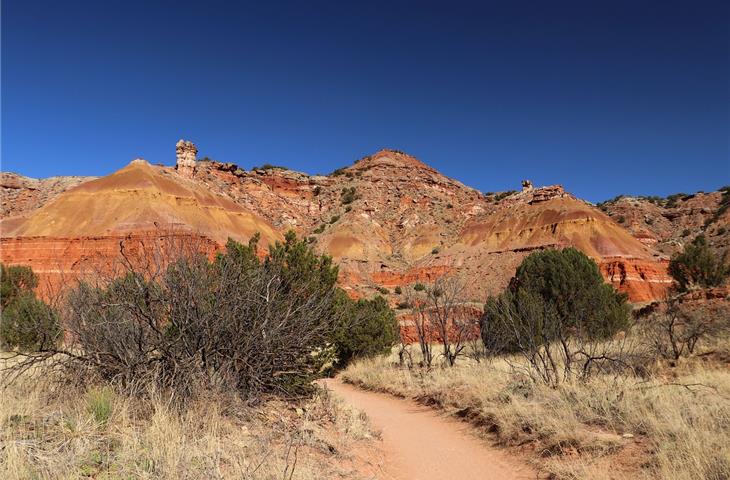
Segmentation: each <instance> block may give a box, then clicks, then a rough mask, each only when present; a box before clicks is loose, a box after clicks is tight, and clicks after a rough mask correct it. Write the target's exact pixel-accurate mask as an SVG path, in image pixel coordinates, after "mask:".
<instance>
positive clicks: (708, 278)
mask: <svg viewBox="0 0 730 480" xmlns="http://www.w3.org/2000/svg"><path fill="white" fill-rule="evenodd" d="M669 274H670V275H671V276H672V278H674V281H675V282H676V286H677V289H678V290H679V291H681V292H686V291H688V290H691V289H694V288H708V287H715V286H718V285H720V284H722V282H723V281H724V280H725V278H727V277H728V275H730V265H728V263H727V252H725V254H723V255H722V257H717V256H716V255H715V254H714V253H713V252H712V250H710V247H709V245H708V244H707V240H706V239H705V236H704V235H698V236H697V238H695V239H694V240H693V241H692V243H690V244H688V245H685V247H684V250H683V251H682V252H681V253H677V254H675V255H673V256H672V258H671V260H670V261H669Z"/></svg>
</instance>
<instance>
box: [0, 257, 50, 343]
mask: <svg viewBox="0 0 730 480" xmlns="http://www.w3.org/2000/svg"><path fill="white" fill-rule="evenodd" d="M37 286H38V276H37V275H36V274H35V273H34V272H33V270H32V269H31V268H30V267H26V266H5V265H3V264H0V344H1V345H2V346H3V347H5V348H17V349H19V350H23V351H37V350H43V349H46V348H51V347H52V346H53V345H55V344H56V343H57V342H58V340H59V338H60V336H61V329H60V328H59V326H58V318H57V315H56V312H55V311H54V310H53V309H52V308H51V307H49V306H48V305H47V304H46V303H44V302H43V301H42V300H39V299H37V298H36V296H35V292H34V291H33V290H34V289H35V288H36V287H37Z"/></svg>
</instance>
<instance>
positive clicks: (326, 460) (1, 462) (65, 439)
mask: <svg viewBox="0 0 730 480" xmlns="http://www.w3.org/2000/svg"><path fill="white" fill-rule="evenodd" d="M39 373H40V372H35V373H33V374H28V375H25V376H23V377H22V378H21V379H20V380H18V381H17V382H16V383H14V384H12V385H11V386H9V387H6V388H5V389H4V390H2V401H0V478H2V479H6V480H21V479H23V480H25V479H82V478H96V479H107V480H111V479H170V480H172V479H225V478H236V479H239V478H242V479H282V478H286V479H289V478H290V474H291V472H292V469H294V474H293V476H291V478H293V479H303V480H308V479H320V478H341V477H343V476H344V477H346V478H356V474H355V472H353V471H351V470H348V468H352V467H348V466H347V465H346V464H347V463H348V462H347V461H346V460H347V459H348V451H349V449H350V447H351V446H352V445H354V443H355V442H357V441H359V440H362V439H367V438H370V431H369V428H368V423H367V418H365V416H364V415H362V414H360V413H359V412H357V411H354V410H353V409H351V408H349V407H347V406H344V405H342V404H340V403H339V402H338V401H337V400H336V399H333V398H330V397H329V396H328V395H327V394H326V393H320V394H319V395H317V396H316V397H315V398H314V399H313V400H311V401H307V402H303V403H299V404H288V403H284V402H281V401H270V402H267V403H266V404H264V405H262V406H259V407H256V408H251V407H247V406H246V405H244V404H243V403H242V402H241V401H240V400H237V399H235V398H233V397H230V396H220V395H219V396H215V397H211V398H207V399H200V400H197V401H196V402H193V403H192V404H190V405H189V407H188V408H187V409H186V410H185V411H183V412H180V411H179V410H176V409H175V408H173V407H172V406H171V404H170V401H169V398H166V397H165V396H163V395H157V396H156V397H155V398H151V399H148V400H139V399H134V398H131V397H128V396H125V395H120V394H118V393H115V392H114V390H112V389H111V388H108V387H107V388H103V387H102V388H99V387H91V388H89V389H77V388H72V387H62V386H59V385H57V384H54V383H52V382H49V381H48V379H44V378H42V377H41V376H40V375H39ZM343 465H345V466H343Z"/></svg>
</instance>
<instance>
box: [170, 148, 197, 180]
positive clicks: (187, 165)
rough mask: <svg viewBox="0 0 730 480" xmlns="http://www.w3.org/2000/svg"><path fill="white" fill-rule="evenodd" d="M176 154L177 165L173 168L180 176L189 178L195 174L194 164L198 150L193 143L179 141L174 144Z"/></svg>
mask: <svg viewBox="0 0 730 480" xmlns="http://www.w3.org/2000/svg"><path fill="white" fill-rule="evenodd" d="M175 150H176V152H177V164H176V165H175V168H176V169H177V171H178V172H180V175H182V176H184V177H188V178H191V177H192V176H193V174H194V173H195V163H196V158H197V156H198V148H197V147H196V146H195V144H194V143H193V142H189V141H186V140H183V139H180V141H178V142H177V143H176V144H175Z"/></svg>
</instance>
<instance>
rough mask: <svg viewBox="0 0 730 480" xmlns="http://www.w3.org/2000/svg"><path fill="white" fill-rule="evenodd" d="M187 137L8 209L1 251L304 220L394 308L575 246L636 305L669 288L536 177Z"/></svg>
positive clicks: (351, 286) (501, 280)
mask: <svg viewBox="0 0 730 480" xmlns="http://www.w3.org/2000/svg"><path fill="white" fill-rule="evenodd" d="M177 147H178V162H177V165H176V170H177V172H176V171H175V170H173V169H170V168H166V167H155V166H151V165H149V164H148V163H147V162H144V161H141V160H140V161H135V162H133V163H132V164H130V166H128V167H126V168H124V169H122V170H120V171H119V172H116V173H115V174H113V175H110V176H108V177H104V178H102V179H99V180H96V181H93V182H86V183H83V184H81V185H80V186H78V187H77V188H74V189H71V190H68V191H67V192H65V193H63V194H61V195H58V196H57V197H56V198H55V200H53V201H49V202H47V203H45V204H43V206H42V207H40V208H36V209H35V210H28V214H27V215H25V217H27V218H22V219H21V220H20V221H19V220H17V219H16V220H13V219H8V218H6V219H5V220H3V223H2V225H0V226H2V227H3V237H5V238H4V239H3V247H5V245H8V246H9V245H11V244H12V245H14V246H13V248H12V249H9V248H8V249H6V248H3V249H2V250H3V251H7V252H10V251H11V250H12V252H15V253H12V254H9V253H8V254H6V253H4V252H0V257H2V258H3V259H4V261H12V262H14V263H23V262H25V263H31V264H32V265H34V266H37V268H39V269H41V270H42V269H44V268H45V269H49V268H51V267H50V266H49V265H50V263H49V262H50V259H49V258H46V257H44V255H51V257H55V256H61V257H63V258H64V260H63V261H64V262H65V261H66V259H70V261H71V263H72V264H73V262H75V261H79V260H80V259H81V258H82V257H84V258H86V257H87V256H88V254H89V253H90V252H93V251H94V249H97V250H100V251H111V250H109V249H110V248H112V247H109V248H107V247H103V246H101V245H102V244H94V243H93V242H91V240H90V239H99V238H110V239H115V238H116V239H119V238H124V237H125V236H128V235H134V234H135V233H139V232H149V231H151V230H154V229H160V228H161V226H163V227H165V228H169V227H170V226H174V227H175V229H176V231H177V232H179V233H180V234H186V235H199V236H201V237H204V238H207V239H210V240H211V241H213V242H214V243H215V244H217V245H221V244H222V243H224V242H225V240H226V239H227V238H228V237H229V236H230V237H233V238H236V239H239V240H243V241H245V240H246V239H247V238H249V237H250V235H252V234H253V233H254V232H256V231H260V232H262V235H263V238H262V242H261V245H262V246H265V245H266V244H267V243H270V242H273V241H276V240H278V239H280V238H281V233H282V232H283V231H285V230H288V229H293V230H295V231H296V232H297V233H298V234H300V235H302V236H306V237H308V238H309V241H310V242H311V244H312V245H313V246H314V248H315V249H316V250H318V251H319V252H323V253H327V254H329V255H332V256H333V257H334V259H335V260H336V261H337V262H338V263H339V265H340V282H341V284H342V285H343V287H344V288H345V289H346V290H348V291H349V292H350V294H351V295H352V296H370V295H372V294H374V293H376V292H378V291H380V290H382V289H383V288H387V289H389V290H390V291H391V293H390V294H389V298H390V300H391V302H392V303H393V304H396V303H398V302H399V297H398V295H395V294H394V293H393V290H394V289H395V288H396V287H405V286H409V285H413V284H414V283H418V282H421V283H430V282H433V281H434V280H435V279H436V278H438V277H439V276H441V275H444V274H446V273H449V274H454V275H462V276H464V278H465V279H466V281H467V284H468V288H467V293H468V295H469V300H471V301H474V302H475V303H477V304H480V303H483V302H484V300H485V298H486V296H487V295H489V294H495V293H497V292H498V291H500V290H501V289H503V288H504V287H505V286H506V284H507V282H508V281H509V278H510V277H512V275H513V274H514V271H515V268H516V267H517V266H518V265H519V263H520V262H521V260H522V259H523V258H524V257H525V256H527V255H528V254H529V253H530V252H531V251H534V250H536V249H544V248H562V247H566V246H575V247H577V248H579V249H581V250H582V251H584V252H585V253H586V254H587V255H589V256H591V257H592V258H594V259H595V260H596V261H597V262H598V263H599V266H600V268H601V271H602V273H603V274H604V276H605V277H606V279H607V280H608V281H611V282H612V283H613V284H614V285H616V286H617V288H619V289H620V290H622V291H625V292H627V293H628V294H629V296H630V297H631V299H632V300H633V301H636V302H644V301H647V300H651V299H653V298H658V297H660V296H661V295H662V292H663V289H664V288H666V286H667V285H668V284H669V283H668V277H667V275H666V259H665V258H663V257H661V256H660V255H658V254H657V252H655V251H654V250H653V249H652V248H651V247H650V246H647V245H645V244H642V242H640V241H638V240H637V239H636V238H635V237H634V236H632V235H631V234H630V233H628V232H627V231H626V230H625V229H624V228H623V227H621V226H620V225H619V224H617V223H616V222H615V221H614V220H613V219H612V218H611V217H610V216H608V215H606V214H604V213H602V212H601V211H599V210H598V209H597V208H595V207H593V206H592V205H590V204H588V203H587V202H584V201H581V200H579V199H577V198H575V197H573V196H572V195H570V194H569V193H566V192H565V191H564V190H563V188H562V187H561V186H559V185H555V186H549V187H538V188H535V187H534V186H532V184H531V182H525V185H524V188H523V191H521V192H515V193H512V194H506V193H505V194H502V195H489V196H487V195H484V194H482V193H481V192H479V191H477V190H474V189H472V188H469V187H467V186H465V185H463V184H462V183H460V182H458V181H456V180H453V179H450V178H447V177H445V176H443V175H441V174H440V173H439V172H437V171H436V170H434V169H433V168H431V167H429V166H427V165H425V164H424V163H422V162H420V161H419V160H417V159H415V158H413V157H411V156H409V155H407V154H405V153H403V152H398V151H393V150H383V151H380V152H377V153H376V154H374V155H371V156H368V157H365V158H362V159H360V160H358V161H357V162H355V163H354V164H353V165H351V166H349V167H346V168H343V169H339V170H338V171H336V172H334V173H333V174H331V175H329V176H310V175H307V174H305V173H300V172H294V171H291V170H287V169H283V168H266V169H256V170H253V171H245V170H243V169H241V168H238V167H237V166H236V165H234V164H223V163H218V162H213V161H202V162H196V161H195V155H196V151H195V147H194V145H192V144H191V143H189V142H184V141H182V143H180V142H178V145H177ZM8 238H12V241H10V240H9V239H8ZM24 239H26V240H24ZM30 239H35V240H30ZM39 239H46V240H47V241H49V242H53V241H58V242H60V243H58V244H57V245H56V244H54V245H56V246H54V247H53V248H50V247H49V248H47V249H46V251H47V252H53V253H48V254H46V253H40V250H39V247H36V246H33V245H41V244H42V241H41V240H39ZM54 239H55V240H54ZM64 239H65V240H64ZM44 241H45V240H44ZM23 242H26V243H27V244H28V245H29V246H28V247H27V249H25V250H23V247H22V244H23ZM33 242H35V243H33ZM38 242H41V243H38ZM63 242H66V244H65V245H66V250H64V249H63V248H64V247H62V245H64V243H63ZM84 242H87V243H84ZM108 242H111V243H109V245H113V243H114V241H113V240H108ZM87 244H88V245H90V247H88V248H86V247H84V248H80V247H78V245H87ZM19 245H20V246H19ZM49 245H50V244H49ZM104 245H106V244H104ZM41 248H44V247H41ZM64 252H66V253H64ZM73 252H76V253H73ZM34 256H35V257H34ZM36 257H37V258H38V259H40V260H37V259H36ZM74 259H75V260H74ZM33 262H35V263H33ZM38 262H40V263H38ZM82 263H83V262H82ZM44 265H45V266H44ZM60 270H63V271H67V270H68V267H64V268H61V269H60Z"/></svg>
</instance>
